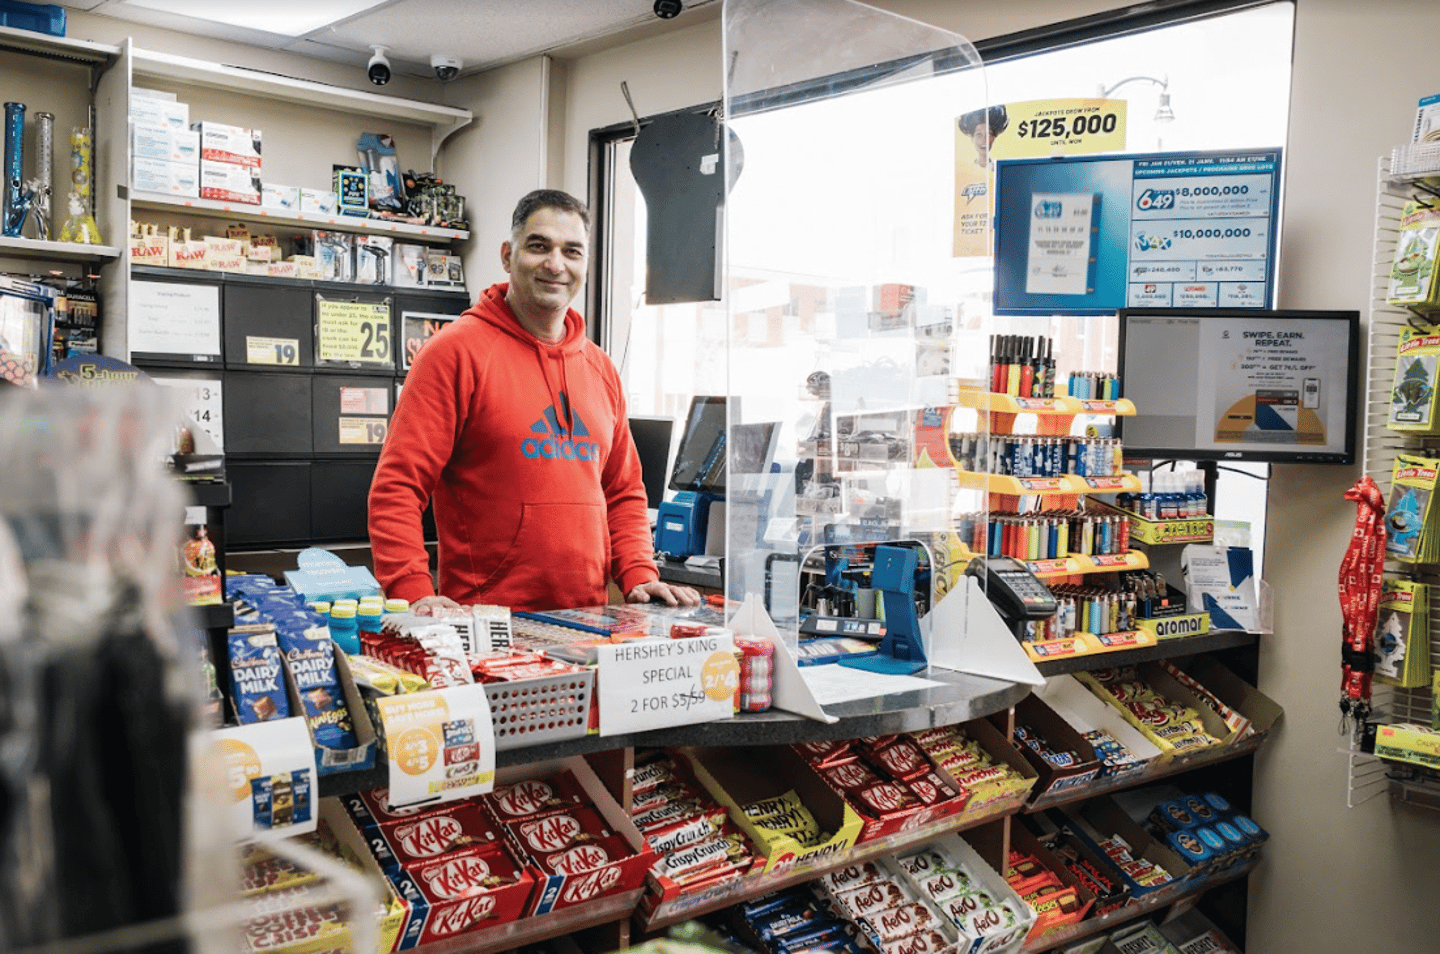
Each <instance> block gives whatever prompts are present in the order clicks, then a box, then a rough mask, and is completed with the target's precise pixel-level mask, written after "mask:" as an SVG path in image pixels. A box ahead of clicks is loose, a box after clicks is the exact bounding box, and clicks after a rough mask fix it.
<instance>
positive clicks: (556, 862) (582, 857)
mask: <svg viewBox="0 0 1440 954" xmlns="http://www.w3.org/2000/svg"><path fill="white" fill-rule="evenodd" d="M634 854H635V852H634V851H632V850H631V848H630V846H629V845H627V844H626V843H625V839H623V838H621V837H619V836H618V835H606V836H604V837H602V838H597V839H596V840H594V841H588V842H582V843H580V844H575V845H571V846H570V847H569V848H565V849H563V850H561V851H555V852H550V853H548V854H535V855H532V856H531V857H532V858H533V859H534V860H535V865H536V867H538V868H539V869H540V870H541V871H543V872H545V873H546V874H552V875H578V874H583V873H584V872H586V871H593V870H594V869H596V868H599V867H602V866H605V865H610V864H613V863H614V862H617V861H620V860H622V859H624V858H629V857H631V856H632V855H634Z"/></svg>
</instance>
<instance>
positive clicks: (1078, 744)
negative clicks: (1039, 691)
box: [991, 695, 1100, 801]
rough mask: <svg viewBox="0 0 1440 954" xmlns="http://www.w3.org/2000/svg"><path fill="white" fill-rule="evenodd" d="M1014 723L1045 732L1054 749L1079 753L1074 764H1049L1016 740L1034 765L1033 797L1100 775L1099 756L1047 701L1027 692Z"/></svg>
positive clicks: (1021, 752)
mask: <svg viewBox="0 0 1440 954" xmlns="http://www.w3.org/2000/svg"><path fill="white" fill-rule="evenodd" d="M1004 717H1005V714H1004V713H1003V712H1002V713H997V714H996V715H995V716H992V717H991V718H992V720H999V719H1003V718H1004ZM1015 724H1016V725H1017V726H1020V725H1031V726H1034V727H1035V729H1036V730H1037V731H1038V732H1039V733H1040V734H1041V735H1042V736H1044V737H1045V738H1046V739H1047V740H1048V741H1049V743H1050V747H1051V748H1052V749H1054V750H1055V751H1057V752H1059V751H1072V752H1074V753H1076V755H1077V756H1079V761H1077V762H1076V763H1075V764H1074V765H1064V766H1057V765H1051V764H1050V763H1049V762H1047V761H1045V760H1044V759H1043V758H1041V757H1040V756H1039V755H1037V754H1036V753H1035V752H1033V751H1031V749H1030V747H1029V746H1026V745H1021V744H1019V743H1016V748H1017V749H1019V750H1020V754H1021V755H1022V756H1024V758H1025V760H1026V761H1027V762H1029V763H1030V765H1031V767H1033V768H1034V769H1035V773H1036V775H1037V776H1038V777H1039V779H1038V781H1037V782H1036V783H1035V791H1034V795H1033V796H1032V797H1031V800H1032V801H1034V800H1036V799H1038V798H1039V797H1040V796H1042V795H1046V794H1050V793H1053V792H1064V791H1069V790H1071V789H1075V788H1080V787H1081V786H1084V785H1088V784H1090V783H1091V782H1093V781H1095V779H1097V778H1099V777H1100V760H1099V759H1098V758H1096V756H1095V749H1094V747H1093V746H1092V745H1091V744H1090V743H1089V742H1086V741H1085V739H1084V737H1083V736H1081V735H1080V733H1079V732H1076V731H1075V730H1074V729H1073V728H1071V726H1070V723H1068V722H1066V721H1065V720H1064V719H1062V718H1060V716H1059V715H1058V714H1057V713H1056V712H1055V710H1054V709H1051V708H1050V707H1049V706H1048V705H1046V704H1045V703H1044V702H1043V701H1042V700H1041V699H1039V698H1038V697H1036V696H1034V695H1029V696H1026V697H1025V698H1024V699H1021V700H1020V702H1019V703H1018V704H1017V705H1016V706H1015Z"/></svg>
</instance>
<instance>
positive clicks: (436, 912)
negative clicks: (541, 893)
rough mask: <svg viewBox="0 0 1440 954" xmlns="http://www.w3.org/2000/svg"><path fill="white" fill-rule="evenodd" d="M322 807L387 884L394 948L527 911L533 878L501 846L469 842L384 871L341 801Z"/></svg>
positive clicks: (338, 834)
mask: <svg viewBox="0 0 1440 954" xmlns="http://www.w3.org/2000/svg"><path fill="white" fill-rule="evenodd" d="M320 805H321V809H320V816H321V819H322V821H323V822H324V823H325V824H327V825H328V826H329V828H330V830H331V831H333V832H334V833H335V838H336V840H337V841H338V842H339V843H340V845H341V846H342V848H344V849H345V851H346V853H347V855H349V856H350V857H353V858H355V859H356V860H357V863H358V864H360V866H361V868H362V870H364V871H366V872H368V873H369V874H371V875H372V876H373V877H376V878H379V879H380V881H381V883H382V884H387V885H388V886H389V888H390V890H391V892H392V893H393V895H394V897H395V899H396V900H397V903H398V905H399V907H400V909H401V910H400V917H399V918H398V919H397V921H398V923H397V925H396V928H397V930H396V936H397V939H396V941H395V945H394V948H393V949H394V950H397V951H398V950H406V949H408V948H412V947H415V946H416V945H419V944H429V943H431V942H434V941H441V940H444V939H447V938H453V937H454V936H455V935H457V934H462V933H470V932H474V931H484V930H485V929H486V928H490V927H494V926H496V925H500V924H504V923H506V922H510V921H515V920H518V919H519V918H521V917H522V916H523V915H524V913H525V909H526V907H527V906H528V904H529V901H530V894H531V892H532V891H533V890H534V888H535V879H534V878H533V877H531V875H530V873H529V872H528V871H526V870H525V869H524V867H523V866H522V865H521V864H520V863H519V862H518V861H517V860H516V859H515V857H514V856H513V855H512V854H510V853H509V851H508V850H507V849H506V848H505V847H504V846H503V845H500V844H492V845H483V846H478V845H477V846H465V847H462V848H459V849H457V850H455V851H453V852H450V853H449V854H445V855H439V856H437V857H435V858H432V859H430V860H429V861H426V862H419V863H416V864H414V865H412V866H411V867H410V868H393V867H392V868H388V869H382V868H381V866H380V863H379V861H378V860H377V859H376V858H375V856H374V854H372V852H371V850H370V845H369V844H368V843H367V836H366V834H365V832H364V831H362V828H361V826H359V825H357V824H356V823H355V821H354V820H353V818H352V817H351V816H350V813H349V812H347V811H346V810H345V809H344V808H343V807H342V806H341V805H340V803H339V801H338V800H337V799H333V798H327V799H323V800H322V801H321V803H320ZM422 817H433V816H422Z"/></svg>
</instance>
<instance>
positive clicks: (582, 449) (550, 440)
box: [520, 394, 600, 460]
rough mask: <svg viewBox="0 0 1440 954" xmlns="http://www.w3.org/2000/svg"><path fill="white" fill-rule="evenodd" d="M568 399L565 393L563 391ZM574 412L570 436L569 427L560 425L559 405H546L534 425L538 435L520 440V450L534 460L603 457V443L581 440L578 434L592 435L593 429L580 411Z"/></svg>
mask: <svg viewBox="0 0 1440 954" xmlns="http://www.w3.org/2000/svg"><path fill="white" fill-rule="evenodd" d="M561 399H562V400H564V395H563V394H562V395H561ZM571 416H572V418H573V420H574V423H575V427H574V429H573V430H572V431H571V432H570V433H569V435H568V436H567V435H566V433H565V428H563V427H561V426H560V420H559V417H558V416H557V415H556V413H555V406H554V405H553V404H552V405H551V406H550V407H547V408H546V409H545V413H544V414H543V415H542V416H541V418H540V420H538V421H536V422H535V423H534V424H531V425H530V430H532V431H534V432H535V433H536V434H537V435H541V436H538V437H527V438H525V440H524V441H522V442H521V444H520V453H522V454H524V455H525V456H526V457H528V458H530V459H531V460H534V459H536V458H544V459H546V460H554V459H559V460H599V459H600V445H599V444H597V443H594V442H592V441H579V440H576V439H575V438H577V437H589V436H590V430H589V428H587V427H586V426H585V422H584V421H582V420H580V413H579V412H578V411H575V410H574V409H573V408H572V409H571Z"/></svg>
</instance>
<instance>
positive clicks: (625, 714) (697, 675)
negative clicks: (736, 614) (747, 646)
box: [595, 633, 740, 735]
mask: <svg viewBox="0 0 1440 954" xmlns="http://www.w3.org/2000/svg"><path fill="white" fill-rule="evenodd" d="M595 652H596V660H597V662H598V664H599V669H598V670H597V672H596V684H597V688H598V691H599V693H600V734H601V735H617V734H622V733H625V732H640V731H644V730H646V729H659V728H665V727H669V726H675V725H690V724H692V723H696V722H710V721H713V720H715V719H728V718H730V717H731V716H733V715H734V714H735V690H736V689H737V688H738V687H739V685H740V664H739V663H738V662H736V661H735V639H734V637H732V636H731V635H730V634H729V633H724V634H717V635H713V636H696V637H692V638H689V639H637V640H632V641H630V642H626V643H620V644H619V645H612V646H599V647H597V648H596V650H595Z"/></svg>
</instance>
